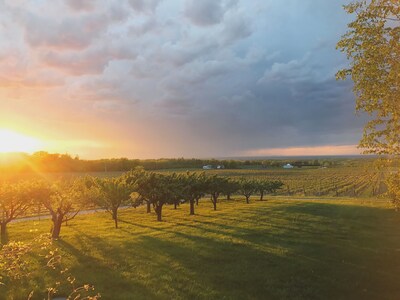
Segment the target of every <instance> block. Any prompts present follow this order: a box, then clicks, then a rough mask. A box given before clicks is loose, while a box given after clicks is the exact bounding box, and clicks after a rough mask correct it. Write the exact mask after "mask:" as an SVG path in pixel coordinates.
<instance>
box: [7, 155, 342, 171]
mask: <svg viewBox="0 0 400 300" xmlns="http://www.w3.org/2000/svg"><path fill="white" fill-rule="evenodd" d="M287 163H290V164H291V165H293V166H294V167H299V168H301V167H319V166H329V167H330V166H335V165H338V164H341V163H343V161H340V160H335V159H310V160H307V159H304V160H290V159H271V160H233V159H232V160H218V159H195V158H192V159H184V158H171V159H144V160H141V159H128V158H113V159H98V160H83V159H80V158H79V157H78V156H76V157H72V156H70V155H68V154H58V153H54V154H51V153H47V152H43V151H41V152H36V153H34V154H32V155H28V154H23V153H14V154H1V155H0V172H5V173H6V172H22V173H23V172H33V171H34V172H37V171H40V172H113V171H122V172H126V171H129V170H133V169H134V168H136V167H139V166H140V167H143V168H144V169H145V170H160V169H193V168H202V167H203V166H206V165H211V166H212V167H214V168H216V167H217V166H221V167H222V168H225V169H238V168H246V167H252V168H275V167H282V166H283V165H285V164H287Z"/></svg>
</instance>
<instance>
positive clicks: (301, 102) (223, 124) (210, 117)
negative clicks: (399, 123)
mask: <svg viewBox="0 0 400 300" xmlns="http://www.w3.org/2000/svg"><path fill="white" fill-rule="evenodd" d="M346 2H347V1H341V0H340V1H332V0H302V1H300V0H246V1H245V0H85V1H81V0H48V1H45V0H29V1H28V0H0V129H1V128H3V129H7V130H13V131H16V132H19V133H20V134H24V135H28V136H30V137H33V138H36V139H38V140H40V142H41V143H42V144H41V145H42V147H43V148H45V150H49V151H57V152H62V153H64V152H68V153H70V154H73V155H74V154H79V155H80V156H81V157H85V158H98V157H121V156H124V157H130V158H131V157H132V158H133V157H136V158H156V157H181V156H183V157H221V156H224V157H226V156H240V155H244V156H246V155H306V154H310V155H314V154H354V153H358V152H359V151H358V150H357V149H356V148H355V146H354V145H355V144H357V141H358V139H359V138H360V136H361V132H362V127H363V123H364V121H365V118H363V117H362V116H356V115H355V113H354V97H353V94H352V91H351V88H352V86H351V82H337V81H336V80H335V76H334V75H335V72H336V71H337V70H338V69H340V68H343V67H344V66H346V64H347V61H346V57H345V56H344V55H343V54H341V53H340V52H338V51H337V50H335V44H336V42H337V41H338V39H339V38H340V36H341V35H342V34H343V33H344V32H345V31H346V24H347V23H348V22H349V21H350V20H351V19H350V17H349V16H347V15H346V14H345V12H344V11H343V9H342V5H343V4H345V3H346ZM0 143H2V141H0Z"/></svg>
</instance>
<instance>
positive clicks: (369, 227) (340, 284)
mask: <svg viewBox="0 0 400 300" xmlns="http://www.w3.org/2000/svg"><path fill="white" fill-rule="evenodd" d="M255 200H256V199H255V198H254V199H253V201H252V203H250V204H245V203H244V200H240V199H237V200H236V201H233V202H227V201H222V202H221V203H220V204H219V206H218V210H217V211H212V204H211V203H210V201H209V200H206V199H204V200H202V201H201V202H200V205H199V206H198V207H196V216H189V207H188V205H186V204H184V205H181V206H180V207H179V208H178V209H177V210H174V209H173V207H171V206H168V207H165V209H164V221H163V222H157V221H156V217H155V215H154V214H146V212H145V208H144V207H141V208H137V209H125V210H122V211H121V213H120V228H119V229H115V228H114V227H113V221H112V220H111V217H110V215H109V214H107V213H96V214H92V215H85V216H79V217H77V218H76V219H75V220H73V221H71V222H70V223H69V224H68V226H67V227H63V228H62V231H61V235H62V238H61V240H59V241H57V242H56V243H57V245H58V247H60V249H62V251H63V252H64V258H63V259H64V264H66V265H69V267H70V271H71V272H72V273H73V274H74V275H75V276H76V277H77V280H78V281H79V282H80V283H86V282H89V283H91V284H94V285H95V287H96V291H98V292H99V293H101V295H102V299H400V213H396V212H394V211H393V210H392V209H390V208H389V207H388V206H387V204H385V203H382V202H380V203H376V204H373V202H372V201H368V202H366V203H362V202H361V201H360V200H346V199H342V200H339V199H335V200H329V199H327V200H311V199H308V200H307V199H303V200H301V199H299V200H295V199H285V198H273V199H270V200H268V201H262V202H261V201H255ZM49 228H50V222H49V221H48V220H42V221H40V222H33V221H29V222H23V223H14V224H11V225H10V227H9V236H10V239H17V240H29V239H32V238H33V237H34V236H35V235H38V234H39V233H40V232H48V230H49ZM40 272H41V271H40V270H38V274H40ZM30 284H31V285H32V286H33V285H35V284H39V286H40V287H41V288H44V283H43V278H37V279H34V280H32V281H31V283H30ZM30 288H31V287H29V286H26V285H24V286H23V287H22V286H21V287H18V286H15V287H14V290H18V295H17V296H16V298H14V299H22V298H20V297H22V296H21V295H24V293H25V291H26V293H29V291H30ZM7 294H8V296H7ZM36 297H38V299H43V297H39V294H36ZM0 298H1V299H12V297H11V296H10V294H9V291H8V292H7V287H0Z"/></svg>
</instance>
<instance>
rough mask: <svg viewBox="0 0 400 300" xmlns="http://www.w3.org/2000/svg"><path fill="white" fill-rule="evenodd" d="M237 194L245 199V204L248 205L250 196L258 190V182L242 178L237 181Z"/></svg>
mask: <svg viewBox="0 0 400 300" xmlns="http://www.w3.org/2000/svg"><path fill="white" fill-rule="evenodd" d="M239 185H240V187H239V193H240V194H241V195H243V196H245V197H246V203H247V204H249V203H250V196H251V195H252V194H254V193H255V192H257V190H258V189H259V182H257V181H255V180H252V179H245V178H242V179H241V180H240V181H239Z"/></svg>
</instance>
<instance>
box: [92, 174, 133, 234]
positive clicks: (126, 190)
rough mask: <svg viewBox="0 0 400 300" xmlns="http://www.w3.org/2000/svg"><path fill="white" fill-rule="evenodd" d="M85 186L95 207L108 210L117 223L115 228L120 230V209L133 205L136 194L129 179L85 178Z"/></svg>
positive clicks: (125, 177)
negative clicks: (133, 195)
mask: <svg viewBox="0 0 400 300" xmlns="http://www.w3.org/2000/svg"><path fill="white" fill-rule="evenodd" d="M85 185H86V186H87V187H88V188H89V192H88V193H87V194H89V197H90V199H91V201H92V202H93V203H94V205H96V206H98V207H101V208H104V209H106V210H107V211H108V212H109V213H110V214H111V216H112V218H113V220H114V222H115V228H118V209H119V208H120V207H121V206H122V205H128V204H130V203H131V195H132V193H133V192H134V188H133V185H132V184H131V183H130V182H129V180H128V177H127V176H121V177H115V178H96V177H91V178H90V177H89V178H85Z"/></svg>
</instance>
